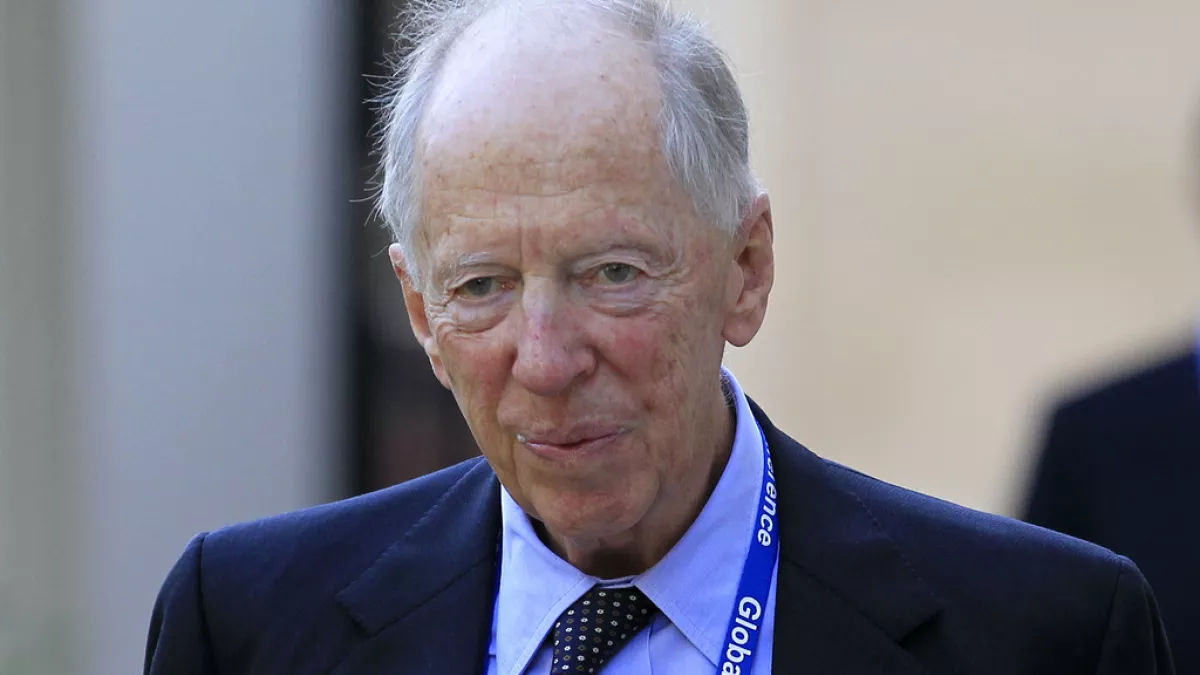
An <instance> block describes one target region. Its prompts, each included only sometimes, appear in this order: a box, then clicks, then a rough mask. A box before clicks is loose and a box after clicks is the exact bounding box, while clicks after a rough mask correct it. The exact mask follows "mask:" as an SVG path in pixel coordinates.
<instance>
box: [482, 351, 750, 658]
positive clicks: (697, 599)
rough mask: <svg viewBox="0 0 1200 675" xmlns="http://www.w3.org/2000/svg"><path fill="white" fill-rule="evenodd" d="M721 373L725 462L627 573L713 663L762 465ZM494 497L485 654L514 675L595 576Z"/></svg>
mask: <svg viewBox="0 0 1200 675" xmlns="http://www.w3.org/2000/svg"><path fill="white" fill-rule="evenodd" d="M721 373H722V378H723V381H724V384H725V389H726V392H727V393H728V394H729V395H730V396H731V398H732V403H733V406H734V410H735V412H736V415H737V418H736V425H735V428H734V436H733V448H732V450H731V452H730V455H729V461H728V463H727V464H726V465H725V470H724V471H723V472H722V474H721V478H720V480H718V481H717V485H716V487H715V488H713V492H712V495H711V496H710V497H709V499H708V502H707V503H706V504H705V505H704V508H703V509H701V511H700V515H699V516H697V517H696V520H695V521H694V522H693V523H692V525H691V527H689V528H688V530H687V532H685V533H684V535H683V537H682V538H681V539H680V540H679V542H678V543H677V544H675V546H674V547H673V548H672V549H671V550H670V551H669V552H668V553H667V555H666V556H664V557H663V559H662V560H660V561H659V562H658V564H657V565H655V566H654V567H652V568H650V569H649V570H646V572H645V573H643V574H641V575H639V576H638V577H635V578H634V579H633V580H632V581H633V583H634V584H636V585H637V587H638V588H639V589H641V591H642V592H643V593H645V594H646V597H648V598H650V599H651V600H652V601H653V602H654V604H655V605H657V606H658V608H659V609H660V610H661V611H662V613H663V614H664V615H665V616H666V617H667V619H669V620H670V621H671V623H673V624H674V625H675V627H676V628H678V629H679V631H680V632H681V633H682V634H683V635H684V637H686V638H687V640H688V641H689V642H691V643H692V645H693V646H695V647H696V649H697V650H699V651H700V653H702V654H703V655H704V656H705V657H706V658H707V659H708V660H709V661H710V662H711V663H712V664H713V666H714V667H716V665H717V663H718V660H719V658H720V652H721V647H722V645H723V642H724V638H725V629H726V624H727V623H728V620H729V612H730V610H731V608H732V607H733V603H734V601H735V600H736V597H735V596H736V595H737V588H738V584H739V582H740V580H741V574H742V564H741V563H742V561H744V560H745V559H746V553H747V551H748V549H749V547H750V528H747V527H746V525H747V524H752V523H753V522H754V518H755V514H756V510H757V508H758V498H759V492H760V491H761V489H762V470H763V461H762V436H761V433H760V431H759V428H758V425H757V423H756V422H755V421H754V415H753V413H751V411H750V405H749V403H748V402H747V400H746V395H745V393H744V392H743V391H742V388H741V386H740V385H739V384H738V382H737V380H736V379H735V378H734V376H733V373H731V372H729V370H727V369H725V368H722V370H721ZM500 500H501V504H500V507H501V508H500V513H501V521H502V527H501V563H500V569H501V575H500V591H499V597H498V598H497V602H496V609H495V620H494V621H493V622H492V645H491V653H492V654H494V655H495V656H496V666H497V669H496V672H497V673H499V675H516V674H517V673H520V672H521V671H522V670H523V669H524V668H525V666H526V665H527V664H528V663H529V661H530V660H531V659H532V658H533V656H534V655H535V654H536V653H537V650H538V648H539V647H540V646H541V644H542V641H543V640H544V639H545V637H546V634H547V633H548V632H549V630H550V628H551V626H552V625H553V624H554V621H555V620H556V619H557V618H558V616H559V614H561V613H562V612H563V611H565V610H566V609H567V608H568V607H570V606H571V604H572V603H574V602H575V601H576V600H578V599H579V598H580V597H581V596H582V595H583V594H584V593H586V592H587V591H588V590H589V589H591V588H592V586H594V585H596V584H598V583H602V582H601V580H599V579H597V578H595V577H592V576H590V575H587V574H584V573H583V572H581V571H580V570H578V569H576V568H575V567H573V566H571V565H570V564H569V563H567V562H566V561H565V560H563V559H562V558H559V557H558V556H557V555H556V554H554V553H553V552H552V551H551V550H550V549H549V548H547V547H546V545H545V544H543V543H542V541H541V539H539V538H538V536H537V533H536V532H535V530H534V528H533V525H532V523H530V522H529V518H528V516H526V515H525V513H524V511H522V510H521V507H520V506H518V505H517V503H516V501H514V500H513V498H512V496H511V495H509V494H508V491H507V490H504V489H503V488H501V491H500ZM714 562H719V563H720V564H714ZM603 583H605V584H606V585H607V584H608V583H611V582H603Z"/></svg>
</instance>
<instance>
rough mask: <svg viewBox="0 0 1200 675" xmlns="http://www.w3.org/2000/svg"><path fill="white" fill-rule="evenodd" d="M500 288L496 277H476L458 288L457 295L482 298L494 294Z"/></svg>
mask: <svg viewBox="0 0 1200 675" xmlns="http://www.w3.org/2000/svg"><path fill="white" fill-rule="evenodd" d="M499 287H500V284H499V282H497V281H496V277H478V278H475V279H471V280H470V281H468V282H467V283H465V284H463V285H462V286H459V287H458V291H459V293H462V294H463V295H465V296H467V297H468V298H483V297H487V296H488V295H490V294H492V293H493V292H495V291H496V290H497V289H498V288H499Z"/></svg>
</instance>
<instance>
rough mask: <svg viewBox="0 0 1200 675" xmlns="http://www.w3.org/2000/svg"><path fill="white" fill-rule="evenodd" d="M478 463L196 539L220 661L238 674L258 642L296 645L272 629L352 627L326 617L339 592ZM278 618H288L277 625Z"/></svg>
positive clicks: (197, 566) (473, 475) (195, 563)
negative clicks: (284, 616)
mask: <svg viewBox="0 0 1200 675" xmlns="http://www.w3.org/2000/svg"><path fill="white" fill-rule="evenodd" d="M482 462H483V460H482V459H481V458H475V459H472V460H468V461H466V462H463V463H461V464H457V465H455V466H452V467H450V468H447V469H444V470H442V471H438V472H436V473H433V474H429V475H426V476H422V477H420V478H417V479H414V480H411V481H407V482H405V483H401V484H399V485H395V486H393V487H390V488H386V489H383V490H379V491H377V492H372V493H369V494H366V495H361V496H358V497H354V498H350V499H345V500H342V501H337V502H332V503H329V504H323V505H319V506H314V507H310V508H306V509H300V510H297V511H292V512H289V513H284V514H280V515H276V516H271V517H268V518H263V519H259V520H253V521H249V522H244V523H239V524H235V525H230V526H227V527H223V528H221V529H219V530H215V531H213V532H211V533H207V534H203V535H200V536H199V537H197V538H196V539H195V540H193V542H192V544H190V545H189V552H190V553H191V554H192V555H191V558H192V561H191V562H189V563H188V564H187V565H186V567H187V569H188V570H190V574H192V575H194V576H195V577H196V578H195V580H194V581H193V582H191V583H193V584H194V585H195V586H196V587H197V588H198V589H200V590H199V592H200V594H201V595H202V598H203V601H202V602H203V612H204V615H205V624H206V625H207V631H208V633H209V634H210V639H211V643H212V644H213V645H214V650H215V658H216V660H217V661H218V663H225V664H229V667H230V670H231V672H242V670H244V669H245V667H246V666H245V664H243V663H242V659H245V658H251V656H250V655H251V654H253V653H255V652H256V651H257V650H258V646H260V645H262V644H265V643H274V644H292V645H293V646H294V647H296V648H299V645H295V644H294V643H295V642H296V641H295V640H294V639H290V638H288V637H287V636H283V635H280V636H276V637H278V638H279V639H278V640H276V639H273V638H272V631H279V630H287V631H296V632H300V633H312V634H325V635H327V636H332V635H335V634H337V633H338V632H340V631H344V630H349V623H348V619H347V617H346V615H344V614H343V613H342V612H331V611H329V609H330V608H333V607H336V606H337V605H336V597H337V594H338V593H339V592H340V591H341V590H342V589H343V588H345V587H346V586H347V585H349V584H350V583H351V582H353V581H354V580H355V579H357V578H358V577H359V576H360V575H361V574H362V573H363V572H364V570H366V569H368V568H369V567H370V566H371V565H372V564H373V563H374V562H375V561H376V560H377V559H379V558H380V556H382V555H383V554H384V552H385V551H388V550H389V549H390V548H391V547H392V546H393V545H394V544H396V543H397V542H398V541H400V540H402V539H403V538H404V536H405V535H406V534H407V533H408V532H409V531H410V530H411V529H412V528H414V526H416V525H417V524H418V523H419V522H420V521H421V519H422V518H423V517H424V516H425V514H427V513H428V512H429V511H430V510H431V509H433V508H434V507H435V506H436V505H437V504H438V503H439V502H440V501H441V500H443V499H444V498H445V497H446V495H447V494H449V493H450V492H451V491H452V490H453V488H454V487H455V486H456V485H459V484H460V483H464V482H470V481H472V480H479V479H480V478H481V477H485V476H490V473H488V472H484V471H481V470H477V469H480V466H479V465H480V464H481V463H482ZM481 486H482V483H481ZM188 557H189V556H188V554H185V556H184V559H181V562H180V565H177V570H178V568H179V567H180V566H183V565H184V561H185V560H186V559H187V558H188ZM172 574H173V576H178V575H177V574H176V573H175V572H173V573H172ZM177 583H178V582H176V584H177ZM165 589H166V586H164V590H165ZM161 602H163V600H160V603H161ZM282 615H286V616H288V617H289V620H288V621H287V622H282V623H281V622H280V621H279V617H280V616H282Z"/></svg>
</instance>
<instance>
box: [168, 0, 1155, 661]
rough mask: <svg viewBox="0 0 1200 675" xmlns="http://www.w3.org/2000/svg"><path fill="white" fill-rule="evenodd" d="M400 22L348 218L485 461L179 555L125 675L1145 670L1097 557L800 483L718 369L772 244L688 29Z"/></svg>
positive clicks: (816, 473) (470, 15)
mask: <svg viewBox="0 0 1200 675" xmlns="http://www.w3.org/2000/svg"><path fill="white" fill-rule="evenodd" d="M413 25H414V26H416V27H417V28H416V30H419V34H417V35H415V36H414V40H413V41H414V43H415V49H414V52H413V55H412V57H411V58H410V60H409V61H408V68H407V69H406V71H405V73H404V74H403V75H404V80H403V82H404V83H403V86H401V87H399V88H398V89H397V90H396V91H395V92H394V95H393V96H392V98H391V100H390V103H389V107H388V118H387V127H386V131H385V138H384V144H383V147H384V151H385V153H384V154H385V158H384V183H383V187H382V191H381V209H382V211H383V213H384V214H385V215H386V217H387V218H388V221H389V223H390V225H391V227H392V228H393V230H394V232H395V238H396V245H395V246H393V247H392V249H391V259H392V262H393V264H394V266H395V269H396V273H397V275H398V276H399V278H400V281H401V283H402V284H403V287H404V294H405V300H406V303H407V309H408V314H409V318H410V320H411V322H412V326H413V330H414V332H415V334H416V337H417V339H418V340H419V341H420V343H421V344H422V345H423V347H424V349H425V351H426V353H427V354H428V356H429V361H430V364H431V366H432V368H433V370H434V372H435V373H436V374H437V377H438V378H439V379H440V380H441V382H442V383H443V384H444V385H445V386H446V387H448V388H449V389H450V390H451V391H453V393H454V395H455V396H456V398H457V400H458V403H459V406H460V407H461V409H462V411H463V414H464V415H465V416H466V419H467V421H468V422H469V424H470V427H471V430H472V432H473V434H474V436H475V438H476V440H477V441H478V443H479V446H480V447H481V448H482V450H483V454H484V459H477V460H473V461H469V462H466V463H464V464H461V465H458V466H455V467H451V468H449V469H447V470H445V471H442V472H439V473H436V474H433V475H431V476H427V477H424V478H422V479H419V480H416V481H413V482H411V483H407V484H404V485H399V486H396V487H394V488H391V489H388V490H384V491H382V492H378V493H375V494H371V495H367V496H365V497H360V498H357V499H352V500H349V501H346V502H342V503H337V504H331V505H327V506H322V507H318V508H315V509H310V510H306V511H301V512H298V513H292V514H288V515H284V516H280V517H276V518H272V519H268V520H265V521H260V522H255V523H249V524H243V525H237V526H234V527H230V528H227V529H223V530H220V531H217V532H213V533H211V534H207V535H201V536H199V537H197V538H196V539H195V540H193V541H192V543H191V544H190V545H189V546H188V547H187V550H186V551H185V552H184V554H183V557H182V558H181V559H180V561H179V563H178V564H177V565H176V567H175V569H174V570H173V571H172V573H171V575H170V576H169V578H168V579H167V581H166V583H165V584H164V587H163V590H162V593H161V595H160V598H159V602H158V604H157V606H156V608H155V613H154V617H153V620H152V627H151V632H150V641H149V648H148V653H147V659H146V671H147V672H148V673H153V674H155V675H168V674H170V675H199V674H216V673H221V674H224V675H241V674H247V675H249V674H253V675H274V674H284V673H287V674H289V675H295V674H303V673H314V674H315V673H331V674H334V675H349V674H351V673H353V674H355V675H368V674H370V675H384V674H389V675H398V674H407V673H449V674H457V673H492V674H496V675H519V674H522V673H531V674H537V675H546V674H548V673H598V672H602V673H606V674H608V675H617V674H634V673H636V674H648V673H677V674H686V675H694V674H700V673H726V674H739V673H740V674H745V675H764V674H765V673H770V672H776V673H806V674H809V673H811V674H814V675H816V674H838V675H855V674H861V675H867V674H872V675H875V674H878V673H895V674H910V675H916V674H917V673H975V674H989V675H990V674H995V675H1014V674H1017V673H1022V674H1044V675H1062V674H1064V673H1080V674H1082V673H1103V674H1111V675H1118V674H1119V675H1134V674H1142V673H1146V674H1149V673H1169V672H1171V665H1170V657H1169V655H1168V651H1167V647H1166V645H1165V643H1164V641H1163V637H1162V631H1161V627H1160V625H1159V621H1158V617H1157V614H1156V610H1155V605H1154V601H1153V598H1152V596H1151V593H1150V590H1149V589H1148V588H1147V586H1146V584H1145V582H1144V580H1143V578H1142V576H1141V575H1140V574H1139V572H1138V570H1137V569H1136V568H1135V567H1134V566H1133V565H1132V564H1131V563H1130V562H1129V561H1128V560H1126V559H1124V558H1120V557H1118V556H1116V555H1113V554H1111V553H1109V552H1107V551H1105V550H1103V549H1100V548H1097V547H1094V546H1091V545H1089V544H1085V543H1082V542H1080V541H1076V540H1073V539H1069V538H1067V537H1064V536H1060V535H1056V534H1052V533H1050V532H1048V531H1045V530H1041V529H1038V528H1035V527H1032V526H1027V525H1023V524H1020V523H1017V522H1014V521H1009V520H1005V519H1002V518H997V517H993V516H987V515H984V514H980V513H974V512H971V511H968V510H966V509H962V508H959V507H956V506H953V505H950V504H946V503H943V502H940V501H937V500H934V499H931V498H928V497H924V496H921V495H917V494H914V493H911V492H907V491H905V490H902V489H900V488H897V487H893V486H891V485H887V484H885V483H881V482H879V481H876V480H873V479H871V478H868V477H866V476H863V475H861V474H858V473H855V472H853V471H851V470H849V469H846V468H844V467H841V466H838V465H836V464H833V463H830V462H827V461H824V460H822V459H820V458H818V457H817V456H815V455H813V454H812V453H810V452H809V451H808V450H806V449H805V448H803V447H801V446H800V445H799V444H797V443H796V442H795V441H793V440H791V439H790V438H788V437H787V436H785V435H784V434H783V433H782V432H781V431H779V430H778V429H776V427H775V426H774V425H773V424H772V423H771V421H770V420H769V419H768V418H767V416H766V415H765V414H764V413H763V411H762V410H760V409H759V408H758V407H756V406H755V405H754V403H752V402H751V401H750V400H749V399H748V398H747V397H746V395H745V394H744V393H743V391H742V389H741V387H740V386H739V385H738V383H737V380H736V379H734V377H733V375H732V374H730V373H729V372H728V371H723V370H722V369H721V356H722V351H723V349H724V347H725V344H726V343H730V344H734V345H744V344H746V343H748V342H750V340H751V339H752V338H753V337H754V335H755V333H756V332H757V331H758V329H759V327H760V326H761V325H762V322H763V317H764V315H765V313H766V307H767V297H768V295H769V293H770V291H771V286H772V280H773V268H774V257H773V253H772V228H773V224H772V218H771V210H770V204H769V202H768V199H767V196H766V194H765V193H763V192H762V191H761V190H760V189H759V187H758V186H757V184H756V183H755V180H754V178H753V176H752V173H751V171H750V168H749V164H748V151H747V124H746V112H745V109H744V107H743V104H742V101H741V97H740V94H739V92H738V89H737V86H736V84H735V82H734V79H733V77H732V75H731V74H730V71H729V69H728V67H727V66H726V64H725V63H724V62H723V60H722V56H721V54H720V52H719V50H718V49H717V48H716V47H715V46H714V45H713V44H712V43H711V42H710V41H709V40H708V39H707V38H706V37H705V36H704V35H703V33H702V31H701V29H700V28H699V27H698V26H697V24H696V23H695V22H693V21H692V20H689V19H687V18H684V17H680V16H678V15H676V14H673V13H672V12H670V11H669V10H667V9H664V8H663V7H661V6H659V5H657V4H655V3H654V2H652V1H651V0H558V1H553V2H550V1H545V0H543V1H540V2H534V1H530V0H526V1H521V0H510V1H504V0H494V1H490V2H469V1H463V0H459V1H457V2H452V3H448V5H447V6H446V7H442V8H438V7H433V8H432V9H431V11H430V13H429V14H427V15H426V16H424V17H423V18H421V19H419V20H418V21H416V22H415V23H414V24H413Z"/></svg>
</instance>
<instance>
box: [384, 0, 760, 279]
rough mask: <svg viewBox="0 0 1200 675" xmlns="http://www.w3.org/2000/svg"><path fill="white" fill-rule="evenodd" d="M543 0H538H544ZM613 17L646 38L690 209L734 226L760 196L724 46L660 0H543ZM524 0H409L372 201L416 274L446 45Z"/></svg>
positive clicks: (665, 144)
mask: <svg viewBox="0 0 1200 675" xmlns="http://www.w3.org/2000/svg"><path fill="white" fill-rule="evenodd" d="M545 1H546V0H543V2H545ZM549 1H550V2H551V3H561V4H563V5H567V4H574V5H576V6H579V7H580V8H581V9H585V10H590V11H591V12H593V13H594V14H595V15H597V16H599V17H600V18H605V19H610V20H613V21H615V22H616V23H617V24H618V25H619V26H621V27H622V28H625V29H627V30H629V32H630V35H631V37H632V38H633V39H635V40H638V41H639V42H642V43H644V44H645V45H647V46H648V47H649V48H650V51H651V54H652V56H653V58H654V62H655V65H656V68H657V70H658V79H659V85H660V87H661V92H662V93H661V95H662V110H661V112H660V114H659V120H658V125H659V130H660V135H661V139H662V151H663V154H664V156H665V157H666V160H667V165H668V167H670V170H671V174H672V176H673V177H674V179H675V180H676V182H677V183H678V184H679V185H680V186H681V187H682V188H683V189H684V191H685V192H686V193H687V194H688V196H689V197H690V198H691V200H692V202H693V204H694V206H695V209H696V212H697V213H698V214H699V215H700V217H701V218H704V219H705V220H707V221H708V222H710V223H711V224H713V225H714V226H716V227H717V228H719V229H720V230H721V231H723V232H725V233H727V234H729V235H730V236H732V235H733V234H734V233H736V232H737V229H738V227H739V226H740V224H741V221H742V218H743V217H744V216H745V212H746V210H747V209H749V208H750V205H751V203H752V202H753V201H754V199H755V198H756V197H757V196H758V191H759V185H758V181H757V180H756V179H755V177H754V174H753V172H752V171H751V169H750V143H749V123H748V120H747V115H746V107H745V104H744V103H743V102H742V96H741V92H740V90H739V89H738V85H737V81H736V80H735V79H734V76H733V73H732V72H731V70H730V67H729V64H728V63H727V62H726V58H725V55H724V53H723V52H722V51H721V49H720V48H719V47H717V45H716V44H715V43H714V42H713V41H712V40H711V39H710V38H709V37H708V36H707V35H706V34H705V32H704V29H703V26H702V25H701V24H700V22H699V21H697V20H696V19H695V18H694V17H692V16H689V15H685V14H680V13H677V12H674V11H673V10H672V9H671V8H670V7H668V6H667V5H665V4H663V3H661V2H659V1H658V0H549ZM528 2H529V0H419V1H418V0H414V2H412V3H410V8H409V11H408V12H407V14H406V16H404V17H402V26H403V28H402V31H401V33H400V34H399V35H398V36H397V38H398V46H399V47H400V48H401V49H403V50H405V51H407V56H405V57H404V58H403V59H402V60H400V61H399V62H398V63H397V67H396V73H395V80H394V83H393V85H392V87H391V89H390V91H389V93H388V94H386V95H385V96H384V97H383V99H382V100H383V105H384V110H383V112H384V116H383V127H382V133H381V136H380V151H381V154H382V163H381V169H382V174H383V177H382V181H381V184H380V190H379V194H378V197H377V200H378V208H379V211H380V213H381V214H382V215H383V218H384V220H385V222H386V223H387V226H388V227H389V228H390V229H391V231H392V235H393V237H394V238H395V241H396V243H397V244H399V245H400V249H401V251H402V252H403V253H404V257H405V260H407V261H410V264H409V274H410V275H411V276H414V282H416V283H418V284H419V283H420V281H419V279H418V278H416V274H417V272H418V269H417V267H418V265H416V264H415V260H416V258H415V254H416V243H417V239H418V237H419V236H420V227H419V224H420V220H421V214H420V202H421V188H422V176H421V172H420V171H419V170H418V167H417V162H418V159H419V158H418V152H417V149H418V147H419V138H418V135H419V132H420V126H421V120H422V117H423V115H424V113H425V108H426V105H427V102H428V99H429V97H430V95H431V93H432V91H433V89H434V87H435V85H436V83H437V77H438V73H439V72H440V70H441V67H442V65H443V63H444V61H445V58H446V54H447V53H448V52H449V51H450V48H451V47H452V46H453V45H454V43H455V42H456V41H457V39H458V38H459V37H460V36H461V35H462V34H463V33H464V32H465V31H466V30H467V29H468V28H469V27H470V26H471V25H472V24H473V23H474V22H475V21H476V20H477V19H479V18H480V17H481V16H483V15H484V14H485V13H487V12H488V11H490V10H492V9H495V8H499V7H506V6H512V5H521V4H527V3H528Z"/></svg>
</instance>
